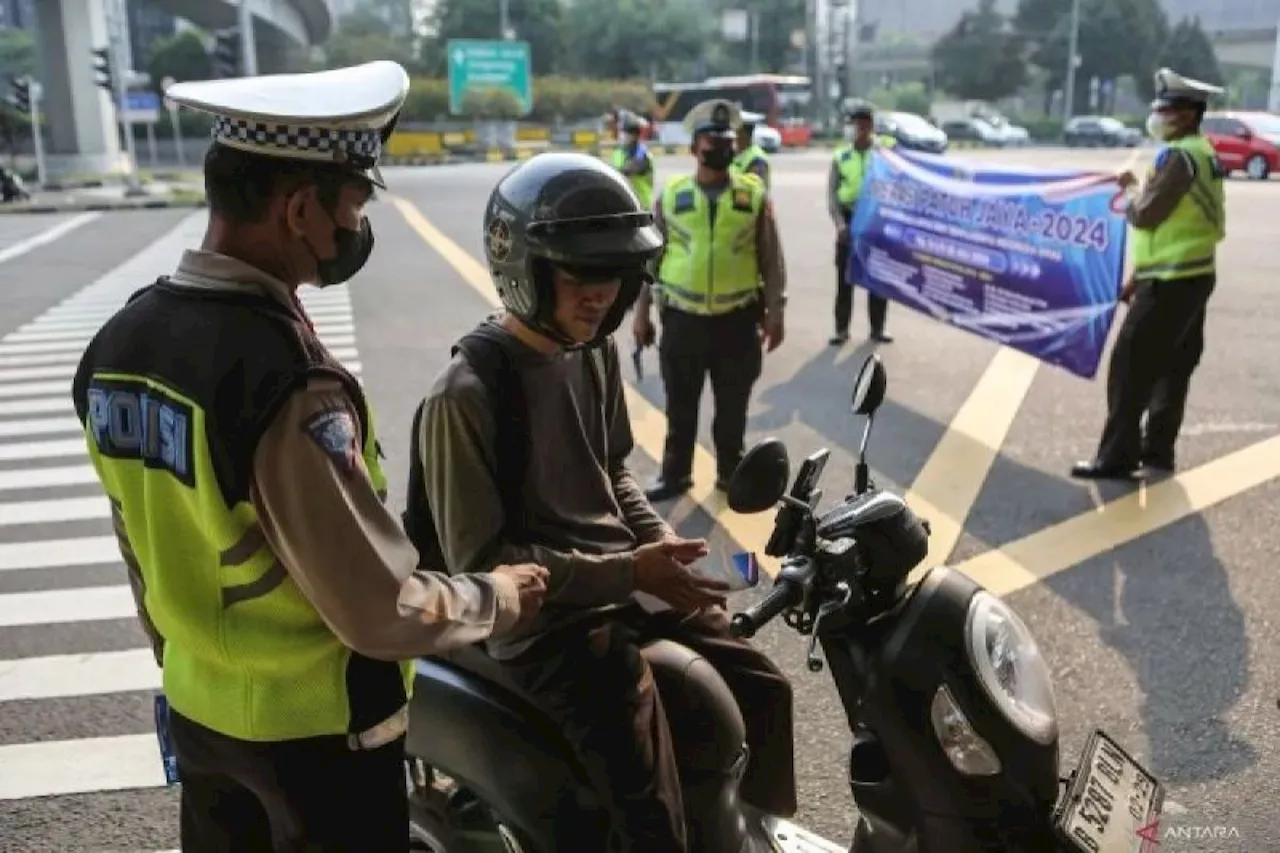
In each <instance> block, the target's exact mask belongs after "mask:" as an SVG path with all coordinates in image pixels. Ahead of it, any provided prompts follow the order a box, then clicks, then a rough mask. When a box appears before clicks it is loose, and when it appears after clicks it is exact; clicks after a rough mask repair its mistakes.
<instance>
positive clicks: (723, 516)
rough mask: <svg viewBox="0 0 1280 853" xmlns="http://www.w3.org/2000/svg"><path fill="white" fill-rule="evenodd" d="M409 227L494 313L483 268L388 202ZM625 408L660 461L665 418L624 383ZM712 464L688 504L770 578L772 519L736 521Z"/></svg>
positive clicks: (703, 465) (700, 467)
mask: <svg viewBox="0 0 1280 853" xmlns="http://www.w3.org/2000/svg"><path fill="white" fill-rule="evenodd" d="M387 198H388V199H389V200H390V201H391V203H392V204H394V205H395V206H396V209H397V210H399V211H400V215H401V216H403V217H404V219H405V222H407V223H408V224H409V227H410V228H412V229H413V230H414V231H416V232H417V234H418V236H419V237H421V238H422V239H423V241H425V242H426V244H427V245H428V246H430V247H431V248H432V249H434V250H435V251H436V253H437V254H439V255H440V257H442V258H444V260H445V262H446V263H448V264H449V266H451V267H453V269H454V271H455V272H457V273H458V275H460V276H461V277H462V280H463V281H465V282H466V283H467V284H469V285H471V288H472V289H473V290H475V292H476V293H478V294H480V296H481V298H483V299H484V300H485V301H486V302H488V303H489V304H490V305H492V306H494V307H498V306H499V305H500V304H501V303H500V302H499V300H498V294H497V293H495V292H494V289H493V279H492V278H490V276H489V271H488V270H487V269H485V267H484V265H483V264H481V263H480V262H479V261H477V260H476V259H475V258H474V257H472V255H471V254H470V253H468V252H467V250H466V249H463V248H462V247H461V246H459V245H458V244H457V243H455V242H454V241H453V240H451V239H450V238H449V237H448V236H447V235H445V234H444V233H443V232H442V231H440V229H439V228H436V227H435V225H433V224H431V221H430V220H429V219H427V217H426V216H424V215H423V214H422V211H420V210H418V208H417V207H416V206H415V205H414V204H413V203H412V202H410V201H408V200H406V199H403V198H399V197H397V196H387ZM624 389H625V392H626V398H627V408H628V409H629V410H630V412H631V432H632V434H633V435H634V436H635V440H636V445H637V446H638V447H640V449H641V450H643V451H644V452H645V453H647V454H648V455H649V456H650V457H652V458H653V459H661V458H662V445H663V443H664V441H665V440H666V437H667V418H666V415H664V414H663V413H662V412H661V411H659V410H658V409H657V408H656V407H655V406H654V405H653V404H652V403H650V402H649V401H648V400H646V399H645V398H644V396H643V395H642V394H640V393H639V392H638V391H636V390H635V388H633V387H632V386H631V385H630V384H629V383H626V382H625V380H624ZM715 479H716V460H715V457H714V456H712V455H711V454H710V453H709V452H707V450H706V448H704V447H702V446H701V445H696V446H695V447H694V453H693V481H694V485H693V489H692V491H690V492H689V494H688V495H687V498H688V499H691V500H693V501H696V502H697V504H698V505H699V506H701V507H702V508H703V509H704V510H706V512H707V513H709V514H710V515H711V517H712V518H713V519H714V520H715V521H716V522H717V523H718V524H719V525H720V526H721V527H722V528H723V529H724V531H725V532H726V533H727V534H728V535H729V536H731V537H733V539H734V540H735V541H736V542H738V543H739V544H740V545H741V546H742V547H743V548H744V549H746V550H753V551H757V552H758V553H759V556H760V560H761V567H762V568H764V569H765V570H766V571H768V572H769V573H770V574H773V573H775V571H776V562H775V561H773V560H772V559H771V558H767V557H765V556H764V546H765V543H766V542H768V541H769V533H770V531H772V529H773V514H772V513H760V514H759V515H739V514H738V513H736V512H733V511H731V510H730V509H729V508H728V507H727V506H726V505H725V501H724V496H723V495H722V494H720V493H719V492H717V491H716V490H715Z"/></svg>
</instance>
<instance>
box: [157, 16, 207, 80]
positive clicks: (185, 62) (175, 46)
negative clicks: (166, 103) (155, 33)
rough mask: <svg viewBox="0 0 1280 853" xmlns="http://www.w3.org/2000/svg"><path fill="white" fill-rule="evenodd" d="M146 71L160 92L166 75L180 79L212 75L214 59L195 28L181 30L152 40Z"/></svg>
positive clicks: (195, 78)
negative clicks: (206, 49)
mask: <svg viewBox="0 0 1280 853" xmlns="http://www.w3.org/2000/svg"><path fill="white" fill-rule="evenodd" d="M147 73H149V74H150V75H151V85H152V86H153V87H154V88H155V90H156V91H157V92H159V91H160V83H161V81H162V80H164V78H166V77H172V78H173V79H174V80H177V81H179V82H181V81H183V80H208V79H209V78H210V77H212V76H213V62H212V60H210V59H209V54H208V53H206V52H205V47H204V42H203V41H201V39H200V36H199V35H197V34H196V32H195V30H183V31H182V32H180V33H174V34H173V35H171V36H163V37H161V38H158V39H156V40H155V42H154V43H153V44H152V46H151V61H150V62H149V63H147Z"/></svg>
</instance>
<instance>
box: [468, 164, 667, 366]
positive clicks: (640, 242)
mask: <svg viewBox="0 0 1280 853" xmlns="http://www.w3.org/2000/svg"><path fill="white" fill-rule="evenodd" d="M484 233H485V243H484V252H485V257H486V258H487V259H488V261H489V273H490V275H492V276H493V283H494V285H495V286H496V287H497V289H498V298H499V299H501V300H502V305H503V307H504V308H505V309H506V310H507V311H509V312H510V313H512V314H514V315H515V316H516V317H519V318H520V319H521V320H522V321H523V322H525V323H526V324H528V325H529V326H530V327H531V328H533V329H535V330H537V331H538V332H541V333H542V334H544V335H547V336H549V337H551V338H553V339H554V340H556V341H558V342H559V343H561V344H563V345H565V346H566V347H576V346H596V345H598V344H600V343H603V342H604V340H605V339H607V338H608V337H609V335H611V334H613V332H614V331H615V330H616V329H617V328H618V326H619V325H620V324H621V323H622V318H623V316H624V315H625V314H626V313H627V311H628V310H629V309H630V308H631V306H632V304H633V303H634V302H635V300H636V297H637V296H639V294H640V288H641V287H643V286H644V285H645V284H646V283H647V282H648V281H649V272H648V268H649V262H650V261H651V260H652V259H653V258H655V257H656V256H657V254H658V252H660V251H661V249H662V244H663V242H662V233H661V232H660V231H659V230H658V228H657V226H656V225H654V223H653V214H652V213H651V212H650V211H648V210H646V209H645V208H644V206H643V205H642V204H641V203H640V199H639V198H638V197H637V196H636V193H635V190H633V189H632V188H631V184H630V183H629V182H628V181H627V179H626V178H625V177H624V176H623V175H622V174H621V173H620V172H618V171H617V170H616V169H613V168H611V167H609V166H607V165H605V164H604V163H602V162H601V161H600V160H599V159H597V158H595V157H591V156H589V155H586V154H567V153H549V154H539V155H538V156H536V157H532V158H530V159H529V160H526V161H525V162H523V163H521V164H520V165H519V166H516V167H515V168H514V169H512V170H511V171H510V172H508V173H507V175H506V177H504V178H503V179H502V180H501V181H500V182H499V183H498V185H497V186H496V187H495V188H494V190H493V193H492V194H491V195H490V196H489V203H488V205H487V206H486V208H485V212H484ZM553 266H560V267H563V268H564V269H565V270H567V271H568V272H569V273H570V274H571V275H573V276H574V278H576V279H578V280H579V281H582V282H587V283H590V282H592V281H607V280H611V279H614V278H618V279H621V281H622V290H621V292H620V293H619V294H618V298H617V299H616V300H615V301H614V303H613V307H612V308H610V310H609V313H608V314H607V315H606V316H605V319H604V321H603V322H602V323H601V325H600V331H599V334H598V335H597V336H596V338H595V339H594V340H592V341H589V342H588V343H586V344H581V343H579V342H577V341H575V340H573V339H572V338H570V337H569V336H567V335H566V334H565V333H564V332H562V331H561V330H560V329H558V328H557V327H556V325H555V322H554V320H553V315H554V313H555V298H554V295H555V290H554V287H553V285H552V275H553V273H552V268H553Z"/></svg>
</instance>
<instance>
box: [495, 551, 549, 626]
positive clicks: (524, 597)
mask: <svg viewBox="0 0 1280 853" xmlns="http://www.w3.org/2000/svg"><path fill="white" fill-rule="evenodd" d="M493 573H494V574H495V575H506V576H507V577H509V578H511V580H513V581H515V585H516V591H517V592H518V593H519V594H520V618H519V619H518V620H517V621H516V626H517V627H523V626H524V625H527V624H528V623H529V622H531V621H533V617H535V616H537V615H538V611H539V610H541V609H542V600H543V599H544V598H546V595H547V577H548V573H547V570H546V569H545V568H544V567H542V566H538V565H534V564H533V563H520V564H519V565H515V566H498V567H496V568H495V569H494V570H493Z"/></svg>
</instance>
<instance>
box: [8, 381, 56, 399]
mask: <svg viewBox="0 0 1280 853" xmlns="http://www.w3.org/2000/svg"><path fill="white" fill-rule="evenodd" d="M59 393H61V394H66V395H67V398H68V399H70V397H71V383H70V382H18V383H16V384H14V385H0V397H43V396H45V395H46V394H49V395H51V394H59Z"/></svg>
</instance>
